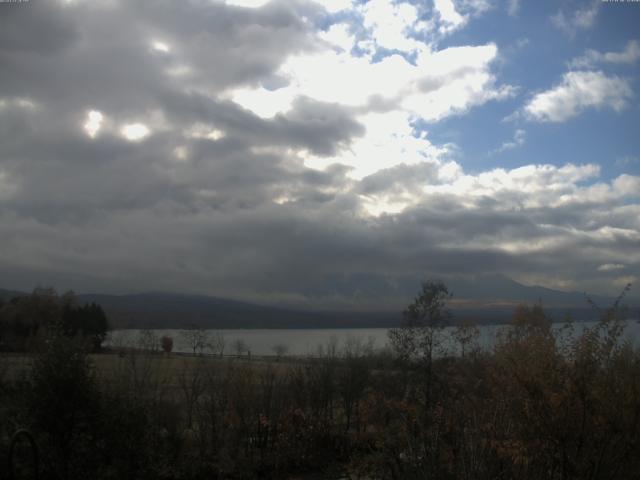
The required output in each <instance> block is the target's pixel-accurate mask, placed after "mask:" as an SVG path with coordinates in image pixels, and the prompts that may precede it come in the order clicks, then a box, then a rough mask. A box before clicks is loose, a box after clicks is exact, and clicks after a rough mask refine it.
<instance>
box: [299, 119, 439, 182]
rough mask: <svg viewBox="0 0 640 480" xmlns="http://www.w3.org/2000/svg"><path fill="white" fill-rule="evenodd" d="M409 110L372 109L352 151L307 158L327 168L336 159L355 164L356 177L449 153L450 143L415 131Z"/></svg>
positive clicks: (354, 174) (354, 173)
mask: <svg viewBox="0 0 640 480" xmlns="http://www.w3.org/2000/svg"><path fill="white" fill-rule="evenodd" d="M410 118H411V117H410V115H409V114H408V113H407V112H402V111H394V112H386V113H369V114H367V115H364V116H361V117H360V118H359V121H360V122H361V123H362V124H363V125H364V126H365V129H366V133H365V134H364V135H363V136H362V137H360V138H357V139H356V140H355V141H354V142H353V143H352V144H351V146H350V148H349V149H348V151H345V152H340V154H339V155H337V156H335V157H317V156H312V155H310V154H304V155H303V159H304V162H305V164H306V165H307V166H309V167H311V168H319V169H324V168H326V167H327V166H329V165H331V164H333V163H342V164H345V165H348V166H350V167H352V170H351V172H350V174H351V176H352V177H353V178H357V179H360V178H363V177H365V176H367V175H371V174H373V173H375V172H377V171H379V170H383V169H387V168H391V167H394V166H396V165H400V164H406V165H414V164H417V163H419V162H423V161H425V159H428V160H431V161H437V160H439V159H443V158H445V157H447V156H448V154H449V148H448V147H447V146H442V147H437V146H434V145H433V144H431V143H430V142H429V141H428V140H427V139H426V138H418V137H416V136H414V135H413V131H412V128H411V126H410Z"/></svg>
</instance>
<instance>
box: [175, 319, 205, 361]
mask: <svg viewBox="0 0 640 480" xmlns="http://www.w3.org/2000/svg"><path fill="white" fill-rule="evenodd" d="M181 335H182V338H183V339H184V341H185V342H186V343H187V345H188V346H189V349H190V350H191V351H192V352H193V354H194V355H195V354H196V353H199V354H200V355H202V352H203V351H204V349H205V348H206V347H207V345H208V343H209V342H208V339H209V334H208V333H207V331H206V330H205V329H203V328H199V327H196V326H195V325H191V326H190V327H189V328H187V329H186V330H183V331H182V332H181Z"/></svg>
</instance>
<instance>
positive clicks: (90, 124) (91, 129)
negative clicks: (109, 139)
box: [83, 110, 104, 138]
mask: <svg viewBox="0 0 640 480" xmlns="http://www.w3.org/2000/svg"><path fill="white" fill-rule="evenodd" d="M103 118H104V117H103V115H102V113H101V112H99V111H97V110H91V111H90V112H89V113H87V121H86V123H85V124H84V125H83V128H84V130H85V131H86V132H87V135H89V136H90V137H91V138H95V136H96V135H97V134H98V131H99V130H100V127H102V120H103Z"/></svg>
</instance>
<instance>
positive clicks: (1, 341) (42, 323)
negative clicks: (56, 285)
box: [0, 288, 109, 351]
mask: <svg viewBox="0 0 640 480" xmlns="http://www.w3.org/2000/svg"><path fill="white" fill-rule="evenodd" d="M54 330H55V331H58V332H59V333H60V334H62V335H64V336H67V337H71V338H73V337H79V338H82V339H83V340H84V341H86V342H87V344H88V345H89V347H90V349H91V350H93V351H98V350H99V349H100V346H101V344H102V342H103V341H104V339H105V337H106V335H107V332H108V330H109V323H108V320H107V316H106V315H105V313H104V311H103V309H102V307H101V306H100V305H97V304H96V303H93V302H91V303H86V304H80V303H79V302H78V299H77V297H76V296H75V294H74V293H73V292H71V291H69V292H66V293H64V294H62V295H59V294H58V293H57V292H56V291H55V290H54V289H53V288H36V289H34V290H33V292H32V293H31V294H30V295H24V296H18V297H14V298H11V299H10V300H8V301H3V300H1V299H0V350H6V351H29V350H35V349H36V348H37V344H38V343H39V342H42V341H44V340H45V339H46V338H47V337H48V336H49V335H51V333H52V331H54Z"/></svg>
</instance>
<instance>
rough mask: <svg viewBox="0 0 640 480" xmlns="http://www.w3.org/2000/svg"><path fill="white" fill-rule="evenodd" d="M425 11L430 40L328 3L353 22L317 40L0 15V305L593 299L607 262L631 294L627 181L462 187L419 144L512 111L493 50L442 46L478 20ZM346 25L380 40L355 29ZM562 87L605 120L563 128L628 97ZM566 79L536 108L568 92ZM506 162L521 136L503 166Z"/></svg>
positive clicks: (639, 226)
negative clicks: (459, 291) (467, 293)
mask: <svg viewBox="0 0 640 480" xmlns="http://www.w3.org/2000/svg"><path fill="white" fill-rule="evenodd" d="M483 5H484V6H483ZM325 6H326V5H325ZM440 7H442V9H444V10H443V11H445V15H444V16H443V17H442V18H441V15H442V14H438V15H436V16H433V15H430V14H429V12H428V11H425V10H422V9H421V7H420V6H419V5H418V6H415V5H414V6H411V5H410V4H408V3H406V2H404V3H403V2H399V3H396V4H394V5H393V6H391V7H388V6H385V5H384V4H382V3H377V4H372V5H371V6H370V7H369V8H371V9H374V10H375V8H379V9H380V11H386V10H385V9H387V8H390V11H391V15H392V16H393V18H387V19H385V18H383V17H382V16H380V15H379V12H378V14H374V13H371V12H369V13H366V12H364V11H363V8H364V7H362V6H360V5H355V4H354V5H353V6H351V5H350V4H349V3H348V2H344V3H342V4H340V2H335V3H334V5H333V6H329V9H330V10H331V11H333V12H336V11H337V12H339V11H340V10H342V9H344V8H348V9H349V11H348V12H342V13H339V15H340V17H339V18H340V20H341V22H342V23H341V24H338V25H337V26H334V27H332V26H330V25H327V22H328V21H329V20H327V19H328V18H333V17H331V16H328V15H327V13H328V12H327V10H326V9H325V8H324V6H323V5H321V4H320V3H315V4H314V3H302V2H283V1H271V2H268V3H264V4H263V5H261V6H257V5H256V6H255V8H249V7H239V6H237V5H230V4H224V3H222V2H200V1H185V2H172V1H161V2H154V3H153V6H152V7H151V6H150V5H149V4H147V3H144V2H140V3H138V2H117V1H115V0H113V1H109V2H75V3H71V4H68V5H64V6H62V5H61V4H59V3H56V2H32V3H31V4H29V8H30V9H29V12H30V13H29V15H25V14H23V13H19V12H20V11H24V10H20V11H19V10H18V9H12V10H10V11H11V12H13V13H11V14H10V15H8V16H7V17H2V18H1V19H0V23H1V24H2V25H0V27H1V28H0V38H1V39H2V42H0V61H1V62H2V65H3V75H1V76H0V91H1V92H2V98H1V99H0V199H1V200H2V202H0V223H1V225H2V229H0V242H1V244H2V245H3V248H2V249H1V250H0V269H1V270H2V271H3V273H4V274H5V278H7V279H11V280H10V281H11V282H12V285H7V286H10V287H12V288H24V289H29V288H31V287H33V285H35V284H54V285H56V286H57V287H58V288H60V289H64V288H74V289H76V290H79V291H85V292H86V291H110V292H122V291H129V292H130V291H140V290H167V291H186V292H192V293H205V294H213V295H220V296H231V297H236V298H245V299H258V300H268V301H273V302H275V301H279V300H282V301H289V300H290V299H291V298H297V299H302V300H303V301H305V302H316V303H315V304H316V305H322V306H323V307H325V308H331V307H332V306H336V305H340V306H345V305H346V306H354V305H355V306H357V305H356V304H357V302H361V301H362V299H361V298H360V299H358V298H356V297H355V296H350V294H349V291H348V289H346V290H345V291H342V290H340V291H339V292H337V293H336V288H334V285H335V281H332V279H333V280H335V279H336V278H347V279H348V278H374V277H375V278H379V279H381V282H380V283H379V284H380V285H391V284H393V283H394V282H395V283H399V282H403V281H405V279H407V278H411V279H414V280H415V279H416V278H422V277H424V276H425V275H429V274H434V275H442V274H451V273H456V274H461V275H475V274H478V273H483V272H498V271H499V272H502V273H505V274H508V275H511V276H514V277H515V278H525V277H526V276H527V275H530V276H534V277H536V278H543V279H545V278H546V279H550V278H552V279H554V281H556V282H561V281H562V282H566V283H565V284H568V283H569V282H573V283H574V284H575V285H577V286H579V287H581V288H584V289H589V287H590V286H595V287H596V290H597V291H600V290H602V285H601V282H602V281H603V279H607V278H609V276H610V272H606V271H601V270H598V268H599V267H600V266H602V265H607V264H612V265H613V264H620V263H621V260H620V259H623V260H624V265H625V270H624V273H625V275H627V274H628V275H629V276H631V275H635V276H639V275H640V272H639V269H640V257H639V254H638V249H637V245H638V236H639V235H640V233H639V232H640V220H639V219H640V207H639V205H638V199H637V193H636V192H637V191H638V190H640V185H639V181H640V180H639V178H638V177H637V176H634V175H621V176H619V177H617V178H614V179H611V180H609V179H602V178H601V172H600V168H599V167H598V166H597V165H593V164H582V163H580V160H581V159H579V158H577V159H575V163H569V164H564V165H562V164H561V163H562V161H561V160H560V159H554V158H548V159H547V158H545V159H540V160H539V162H538V163H536V164H533V165H525V166H522V167H520V168H511V169H509V168H484V169H483V168H477V169H475V170H470V169H468V168H465V167H464V166H463V165H462V164H461V163H460V161H459V159H458V158H457V157H456V148H455V145H452V144H447V143H443V142H438V141H436V140H434V138H433V137H432V136H431V135H430V134H428V133H424V132H423V131H421V132H418V131H416V130H417V129H416V123H418V122H419V123H421V124H423V125H426V126H427V129H432V127H434V126H435V124H437V123H438V122H441V121H443V120H445V119H450V118H451V117H453V116H462V115H464V114H466V113H467V112H469V111H470V110H471V109H473V108H476V107H478V106H480V105H484V104H486V103H487V102H491V101H500V100H503V99H506V98H511V97H512V96H513V94H514V88H513V87H511V86H510V85H507V84H504V83H502V82H500V80H499V77H498V73H499V72H496V67H495V65H494V64H495V62H496V60H497V59H498V58H499V56H500V52H499V49H498V47H497V46H496V44H494V43H491V42H488V43H482V44H472V45H465V44H463V43H456V46H441V45H440V44H439V42H440V41H441V40H442V38H443V35H444V34H443V33H441V32H440V31H439V28H440V27H441V26H447V25H449V26H451V27H452V28H453V27H454V26H455V28H458V29H461V28H464V26H465V25H466V24H468V23H470V22H472V21H473V19H474V18H475V16H476V15H480V14H482V12H483V11H486V10H483V9H485V8H486V5H485V3H484V2H466V3H464V2H456V3H455V4H454V5H453V10H450V11H448V13H447V12H446V8H445V7H447V5H445V4H441V5H440ZM412 9H413V10H412ZM8 11H9V10H8ZM454 11H455V12H456V13H457V14H458V15H459V16H460V18H462V19H463V20H462V21H461V22H458V23H457V24H456V22H457V21H458V20H459V18H458V17H455V15H454V14H453V12H454ZM365 14H366V15H372V16H371V17H370V19H374V17H375V18H377V19H378V20H377V21H376V22H377V23H376V22H373V21H372V22H371V23H370V26H369V27H367V28H359V26H358V25H357V23H358V22H359V21H360V19H362V18H363V17H361V15H365ZM376 15H378V16H377V17H376ZM9 17H11V18H9ZM352 17H353V18H352ZM436 17H437V18H436ZM445 17H446V18H448V20H447V21H446V22H445V20H443V18H445ZM456 18H458V20H456ZM421 22H424V23H421ZM447 22H449V23H447ZM464 22H466V23H464ZM319 25H322V26H323V27H325V26H326V27H328V28H325V30H320V29H319V28H320V27H319ZM456 25H457V26H456ZM116 30H117V31H118V35H114V34H113V32H114V31H116ZM24 31H29V32H32V34H30V35H24V34H23V32H24ZM416 32H420V33H421V34H422V33H423V34H424V35H423V36H422V37H421V36H420V35H417V34H416ZM362 41H365V42H367V41H368V42H369V46H370V51H367V52H365V51H363V50H361V49H359V47H358V43H359V42H362ZM154 45H155V47H154ZM394 45H395V47H396V48H388V49H387V47H393V46H394ZM158 46H160V48H158ZM577 73H578V74H580V75H587V74H588V75H587V76H586V77H580V78H581V79H582V81H583V82H586V85H587V86H588V87H589V88H586V87H585V88H586V90H588V91H589V92H591V93H592V94H593V95H595V97H597V98H599V97H598V95H600V96H602V97H603V98H604V99H603V100H593V99H592V100H585V99H584V98H583V97H585V96H586V97H588V95H586V94H584V92H582V91H581V90H580V89H579V88H577V90H578V93H572V94H571V95H568V96H569V97H570V98H572V99H573V100H572V101H573V102H574V103H575V105H573V106H572V107H571V108H569V109H568V111H569V112H570V113H572V114H574V113H578V112H580V111H582V110H583V109H585V108H590V107H594V108H608V107H609V106H611V105H616V103H615V102H614V101H613V100H612V99H611V98H609V96H608V95H607V94H605V93H598V92H600V90H599V89H598V88H592V87H593V85H600V84H601V83H602V82H603V81H604V85H605V86H609V87H611V86H614V87H620V86H621V85H626V86H627V87H628V85H627V83H626V81H625V80H623V79H620V78H618V77H609V76H605V75H604V74H602V73H599V72H577ZM589 75H591V76H589ZM567 78H569V80H571V79H572V78H573V77H567ZM569 80H566V82H565V80H563V83H561V84H560V85H559V86H558V87H557V88H556V89H552V90H550V92H556V90H558V91H560V94H559V93H557V92H556V93H553V95H560V96H562V95H561V93H562V91H563V88H566V89H568V90H571V89H572V88H573V89H574V90H576V88H574V83H577V84H578V85H581V84H580V82H578V81H575V82H572V81H569ZM607 82H609V83H607ZM565 83H566V85H565ZM560 87H562V88H560ZM605 90H606V89H605ZM618 90H620V88H618ZM622 90H623V91H624V89H622ZM609 91H611V90H609ZM603 92H604V90H603ZM545 93H549V92H545ZM623 93H624V92H623ZM549 94H550V93H549ZM541 95H543V94H541ZM581 95H582V96H581ZM618 96H619V97H622V98H624V102H626V101H628V96H626V95H618ZM535 98H537V97H534V100H535ZM558 98H559V97H553V98H552V99H551V100H554V101H555V100H557V99H558ZM576 98H578V99H577V100H576ZM589 98H590V97H589ZM560 103H562V102H560ZM532 104H533V105H537V106H538V107H539V106H540V102H538V103H535V102H533V101H532ZM542 104H544V102H542ZM612 108H614V107H612ZM534 110H535V108H534ZM540 111H542V110H540ZM549 112H551V113H549ZM531 115H533V113H531ZM540 115H542V117H540V118H541V119H551V118H558V117H561V116H562V115H560V114H559V113H557V112H555V111H554V110H553V109H550V110H549V109H548V111H547V113H544V114H542V113H541V114H540ZM544 115H546V116H544ZM134 127H135V128H134ZM143 127H144V128H143ZM123 129H124V131H123ZM123 133H125V134H126V135H128V136H129V137H131V138H130V139H127V136H125V135H123ZM142 133H146V135H140V134H142ZM131 140H134V141H131ZM521 141H524V133H519V131H518V130H516V132H515V134H514V139H513V141H510V142H505V146H504V148H505V149H508V148H511V147H510V146H508V144H509V143H515V144H518V143H519V142H521ZM590 282H591V283H590ZM366 300H367V301H366V305H368V306H375V307H376V308H377V307H378V306H380V307H384V306H385V302H386V301H387V300H389V299H388V298H377V297H376V298H367V299H366ZM392 300H394V301H398V298H395V299H392ZM376 301H377V302H378V303H375V302H376ZM360 305H361V304H360ZM386 305H387V306H388V305H389V304H388V303H386Z"/></svg>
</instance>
